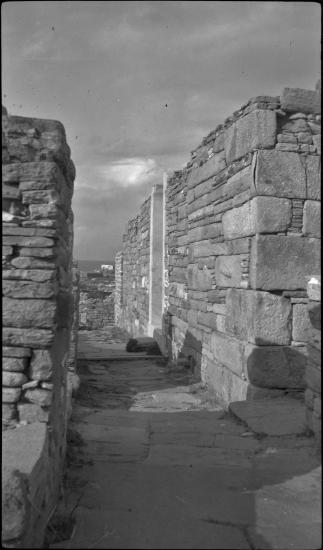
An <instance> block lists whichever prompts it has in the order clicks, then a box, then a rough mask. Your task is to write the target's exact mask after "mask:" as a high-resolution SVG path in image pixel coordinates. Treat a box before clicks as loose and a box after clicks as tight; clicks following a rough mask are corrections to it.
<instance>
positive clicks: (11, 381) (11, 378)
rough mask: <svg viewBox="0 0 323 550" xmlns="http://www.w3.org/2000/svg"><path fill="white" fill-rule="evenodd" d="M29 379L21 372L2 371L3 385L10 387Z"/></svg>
mask: <svg viewBox="0 0 323 550" xmlns="http://www.w3.org/2000/svg"><path fill="white" fill-rule="evenodd" d="M26 380H27V376H25V375H24V374H22V373H21V372H8V371H2V385H3V386H7V387H9V388H16V387H19V386H22V384H24V383H25V382H26Z"/></svg>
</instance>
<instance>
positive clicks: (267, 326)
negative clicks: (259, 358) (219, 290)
mask: <svg viewBox="0 0 323 550" xmlns="http://www.w3.org/2000/svg"><path fill="white" fill-rule="evenodd" d="M226 306H227V307H226V318H225V328H226V331H227V332H228V333H229V334H231V335H232V336H235V337H236V338H239V339H240V340H246V341H248V342H251V343H254V344H258V345H267V346H268V345H284V344H286V345H288V344H289V343H290V341H291V304H290V301H289V300H288V299H287V298H283V297H282V296H276V295H274V294H270V293H269V292H261V291H254V290H238V289H235V288H231V289H229V290H228V292H227V299H226Z"/></svg>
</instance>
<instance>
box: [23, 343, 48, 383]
mask: <svg viewBox="0 0 323 550" xmlns="http://www.w3.org/2000/svg"><path fill="white" fill-rule="evenodd" d="M53 367H54V362H53V357H52V353H51V352H50V351H49V350H44V349H40V350H36V349H35V350H33V353H32V358H31V361H30V367H29V377H30V378H31V379H33V380H45V381H46V380H50V379H51V377H52V374H53Z"/></svg>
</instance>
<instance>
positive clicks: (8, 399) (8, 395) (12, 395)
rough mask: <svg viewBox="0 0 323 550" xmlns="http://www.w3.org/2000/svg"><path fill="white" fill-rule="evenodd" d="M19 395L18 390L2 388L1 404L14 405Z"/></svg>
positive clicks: (19, 391) (19, 390)
mask: <svg viewBox="0 0 323 550" xmlns="http://www.w3.org/2000/svg"><path fill="white" fill-rule="evenodd" d="M20 395H21V389H20V388H6V387H2V402H3V403H16V402H17V401H19V398H20Z"/></svg>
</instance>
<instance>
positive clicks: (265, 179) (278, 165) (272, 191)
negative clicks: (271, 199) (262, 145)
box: [255, 150, 306, 199]
mask: <svg viewBox="0 0 323 550" xmlns="http://www.w3.org/2000/svg"><path fill="white" fill-rule="evenodd" d="M255 188H256V193H257V194H258V195H272V196H276V197H287V198H293V199H297V198H298V199H303V198H306V174H305V167H304V165H303V163H302V159H301V157H300V155H298V153H290V152H284V151H277V150H271V151H258V153H257V163H256V171H255Z"/></svg>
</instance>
